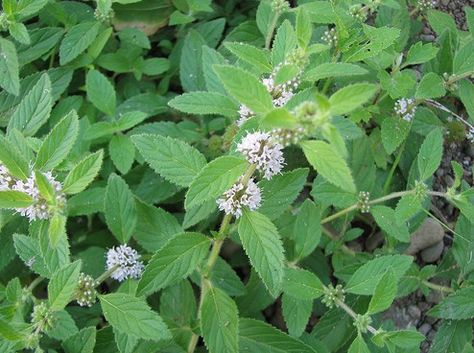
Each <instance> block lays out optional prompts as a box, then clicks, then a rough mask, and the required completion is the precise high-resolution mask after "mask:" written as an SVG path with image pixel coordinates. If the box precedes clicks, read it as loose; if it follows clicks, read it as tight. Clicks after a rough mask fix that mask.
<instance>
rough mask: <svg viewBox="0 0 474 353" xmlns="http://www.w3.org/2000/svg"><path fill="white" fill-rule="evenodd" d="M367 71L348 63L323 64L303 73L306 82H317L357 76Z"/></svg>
mask: <svg viewBox="0 0 474 353" xmlns="http://www.w3.org/2000/svg"><path fill="white" fill-rule="evenodd" d="M367 73H368V71H367V70H366V69H363V68H362V67H360V66H358V65H354V64H348V63H323V64H320V65H318V66H316V67H315V68H313V69H310V70H308V71H306V72H305V74H304V76H303V77H304V79H305V80H306V81H319V80H321V79H323V78H333V77H345V76H359V75H365V74H367Z"/></svg>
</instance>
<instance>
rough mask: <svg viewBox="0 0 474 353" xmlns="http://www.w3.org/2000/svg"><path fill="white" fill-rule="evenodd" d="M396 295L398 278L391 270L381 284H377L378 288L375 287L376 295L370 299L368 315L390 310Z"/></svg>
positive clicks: (382, 278) (388, 270)
mask: <svg viewBox="0 0 474 353" xmlns="http://www.w3.org/2000/svg"><path fill="white" fill-rule="evenodd" d="M396 295H397V278H396V277H395V275H394V274H393V271H392V270H391V269H390V268H389V269H387V272H385V274H384V275H383V276H382V277H381V278H380V281H379V283H377V286H376V287H375V291H374V295H373V297H372V299H370V303H369V309H367V313H369V314H371V315H372V314H376V313H379V312H381V311H384V310H385V309H388V308H389V307H390V305H392V302H393V300H394V299H395V296H396Z"/></svg>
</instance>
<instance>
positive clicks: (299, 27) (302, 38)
mask: <svg viewBox="0 0 474 353" xmlns="http://www.w3.org/2000/svg"><path fill="white" fill-rule="evenodd" d="M295 27H296V38H298V44H299V46H300V47H302V48H306V47H307V46H308V44H309V42H310V41H311V36H312V35H313V26H312V24H311V19H310V17H309V15H308V13H307V11H305V10H304V9H303V8H302V7H300V8H299V10H298V13H297V14H296V26H295Z"/></svg>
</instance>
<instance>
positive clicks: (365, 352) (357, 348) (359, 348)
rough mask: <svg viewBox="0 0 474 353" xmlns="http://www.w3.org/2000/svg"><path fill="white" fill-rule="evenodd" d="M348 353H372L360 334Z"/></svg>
mask: <svg viewBox="0 0 474 353" xmlns="http://www.w3.org/2000/svg"><path fill="white" fill-rule="evenodd" d="M347 353H370V350H369V347H367V343H365V341H364V339H363V338H362V336H361V335H360V334H359V335H357V337H356V338H355V339H354V341H352V344H351V346H350V347H349V350H348V351H347Z"/></svg>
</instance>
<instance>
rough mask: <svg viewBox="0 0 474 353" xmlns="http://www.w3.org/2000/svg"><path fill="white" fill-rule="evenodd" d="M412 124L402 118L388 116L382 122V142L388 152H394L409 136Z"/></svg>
mask: <svg viewBox="0 0 474 353" xmlns="http://www.w3.org/2000/svg"><path fill="white" fill-rule="evenodd" d="M410 126H411V124H410V123H409V122H408V121H405V120H403V119H400V118H394V117H387V118H385V119H384V121H383V122H382V126H381V136H382V144H383V147H384V149H385V151H386V152H387V153H388V154H392V153H393V152H394V151H395V150H396V149H397V147H398V146H400V145H401V143H402V142H403V141H405V139H406V138H407V136H408V133H409V132H410Z"/></svg>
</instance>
